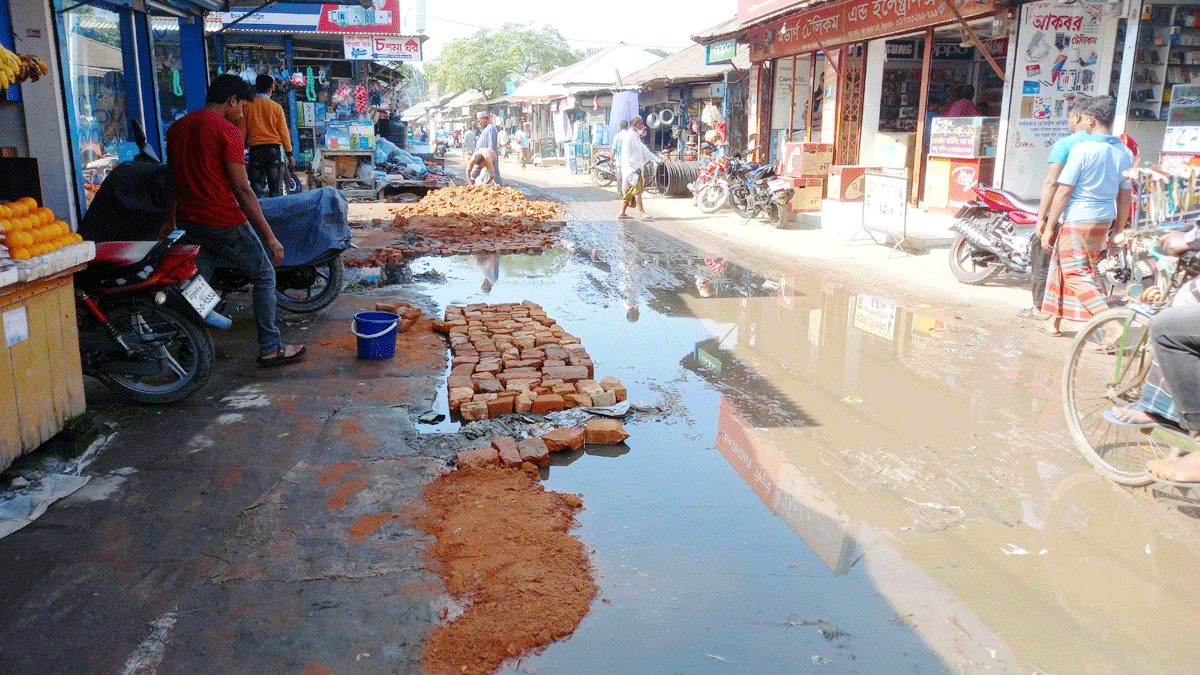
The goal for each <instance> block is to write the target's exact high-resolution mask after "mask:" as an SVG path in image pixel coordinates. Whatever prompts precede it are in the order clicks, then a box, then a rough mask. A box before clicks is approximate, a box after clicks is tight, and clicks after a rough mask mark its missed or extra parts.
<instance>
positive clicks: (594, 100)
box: [592, 96, 600, 110]
mask: <svg viewBox="0 0 1200 675" xmlns="http://www.w3.org/2000/svg"><path fill="white" fill-rule="evenodd" d="M599 109H600V97H599V96H593V97H592V110H599Z"/></svg>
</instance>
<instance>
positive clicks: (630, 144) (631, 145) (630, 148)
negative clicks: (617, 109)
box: [613, 115, 662, 220]
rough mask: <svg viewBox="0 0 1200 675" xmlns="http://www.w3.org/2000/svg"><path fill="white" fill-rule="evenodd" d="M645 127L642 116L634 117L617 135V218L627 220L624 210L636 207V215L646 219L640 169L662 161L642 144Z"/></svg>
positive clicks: (644, 186)
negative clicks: (618, 174)
mask: <svg viewBox="0 0 1200 675" xmlns="http://www.w3.org/2000/svg"><path fill="white" fill-rule="evenodd" d="M645 127H646V125H645V124H644V123H643V122H642V116H641V115H634V116H633V117H631V118H630V119H629V128H628V129H626V130H624V131H622V132H621V133H619V134H617V138H618V139H619V142H620V147H621V154H620V157H618V159H617V161H618V162H619V163H620V165H621V174H622V175H621V177H622V181H621V194H622V197H621V213H619V214H618V215H617V218H622V219H628V218H629V216H628V215H627V214H626V213H625V210H626V209H628V208H629V207H630V206H634V205H636V206H637V210H638V215H639V216H641V218H642V219H643V220H646V219H647V216H646V208H645V206H644V205H643V204H642V193H643V192H645V190H646V183H645V181H644V179H643V177H642V167H643V166H644V165H645V164H646V162H654V163H655V164H659V163H661V162H662V160H661V159H659V158H658V155H656V154H654V153H653V152H650V149H649V148H647V147H646V144H645V143H643V142H642V138H641V133H642V130H643V129H645ZM617 142H618V141H616V140H614V141H613V144H614V145H616V144H617Z"/></svg>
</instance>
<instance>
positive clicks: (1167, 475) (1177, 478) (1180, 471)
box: [1146, 452, 1200, 483]
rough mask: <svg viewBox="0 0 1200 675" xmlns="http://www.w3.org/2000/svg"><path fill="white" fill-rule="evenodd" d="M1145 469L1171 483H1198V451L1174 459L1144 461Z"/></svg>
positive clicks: (1199, 474) (1199, 466) (1199, 475)
mask: <svg viewBox="0 0 1200 675" xmlns="http://www.w3.org/2000/svg"><path fill="white" fill-rule="evenodd" d="M1146 471H1149V472H1150V475H1151V476H1154V477H1155V478H1157V479H1159V480H1164V481H1169V482H1172V483H1200V452H1192V453H1188V454H1186V455H1182V456H1180V457H1177V458H1175V459H1152V460H1150V461H1149V462H1146Z"/></svg>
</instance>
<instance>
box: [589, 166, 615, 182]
mask: <svg viewBox="0 0 1200 675" xmlns="http://www.w3.org/2000/svg"><path fill="white" fill-rule="evenodd" d="M612 184H613V179H611V178H605V177H603V176H601V175H600V170H599V169H597V168H595V167H592V185H595V186H596V187H608V186H609V185H612Z"/></svg>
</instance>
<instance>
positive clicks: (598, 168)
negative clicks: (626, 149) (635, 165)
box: [592, 150, 617, 187]
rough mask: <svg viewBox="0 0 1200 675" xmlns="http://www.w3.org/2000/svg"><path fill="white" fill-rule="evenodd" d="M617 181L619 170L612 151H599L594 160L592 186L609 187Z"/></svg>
mask: <svg viewBox="0 0 1200 675" xmlns="http://www.w3.org/2000/svg"><path fill="white" fill-rule="evenodd" d="M616 180H617V169H616V166H615V164H614V160H613V154H612V151H610V150H597V151H596V154H595V156H594V157H593V158H592V184H593V185H595V186H596V187H608V186H609V185H612V184H613V183H614V182H616Z"/></svg>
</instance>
